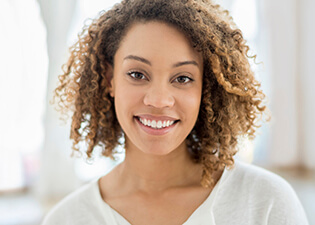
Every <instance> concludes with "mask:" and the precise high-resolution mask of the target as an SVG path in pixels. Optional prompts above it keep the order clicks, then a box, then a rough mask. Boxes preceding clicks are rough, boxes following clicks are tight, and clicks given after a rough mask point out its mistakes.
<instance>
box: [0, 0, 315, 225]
mask: <svg viewBox="0 0 315 225" xmlns="http://www.w3.org/2000/svg"><path fill="white" fill-rule="evenodd" d="M116 2H118V0H67V1H64V0H38V1H37V0H1V1H0V44H1V54H0V71H1V72H0V102H1V106H0V107H1V108H0V109H1V110H0V115H1V118H2V119H3V120H2V121H1V125H2V126H1V127H2V129H0V225H17V224H19V225H31V224H40V223H41V221H42V219H43V217H44V216H45V214H46V213H47V211H49V210H50V209H51V207H52V206H54V205H55V204H56V203H57V202H58V201H60V199H62V198H63V197H64V196H65V195H67V194H69V193H70V192H72V191H73V190H74V189H76V188H78V187H79V186H81V185H82V184H84V183H86V182H88V181H90V180H91V179H95V178H97V177H100V176H102V175H104V174H105V173H107V172H108V171H110V170H111V168H112V167H113V166H115V165H116V164H117V163H119V162H120V161H121V160H123V158H124V156H123V154H121V157H119V159H118V161H117V162H114V161H111V160H109V159H104V158H102V157H98V155H97V154H95V157H94V160H88V161H87V160H86V159H85V158H84V157H81V158H76V157H70V155H71V142H70V140H69V135H70V132H69V131H70V123H69V122H68V123H63V122H62V121H61V120H59V117H60V115H59V114H58V113H57V112H56V111H55V110H54V107H55V106H53V105H51V104H50V103H49V101H50V100H51V99H52V96H53V90H54V88H55V87H56V85H57V76H58V75H60V74H61V65H62V64H63V63H65V62H66V60H67V57H68V56H69V53H68V48H69V47H70V45H72V44H73V43H74V42H75V41H76V39H77V34H78V33H79V32H80V30H81V29H82V27H83V25H84V24H89V23H90V20H87V19H88V18H95V17H96V16H97V15H98V13H99V11H101V10H106V9H109V8H110V7H111V6H112V5H113V4H115V3H116ZM217 3H219V4H221V5H222V6H224V7H225V8H226V9H228V10H229V11H230V13H231V15H232V16H233V18H234V20H235V22H236V24H237V25H238V27H239V28H240V29H241V30H242V31H243V33H244V36H245V38H246V40H248V44H249V45H250V46H251V51H250V54H252V55H254V54H257V62H262V63H260V64H255V63H253V62H252V67H253V70H254V71H255V72H256V75H257V78H258V80H259V81H260V82H261V83H262V89H263V90H264V91H265V93H266V94H267V96H268V104H269V107H270V110H271V112H272V120H271V122H270V123H268V124H266V125H263V126H262V127H261V128H260V129H259V134H258V136H257V138H256V140H255V141H254V142H250V141H248V140H246V139H243V140H242V142H241V144H240V149H241V150H240V152H239V154H238V156H237V157H238V158H239V159H240V160H243V161H246V162H248V163H252V164H255V165H259V166H261V167H264V168H267V169H269V170H271V171H273V172H275V173H277V174H279V175H280V176H282V177H284V178H285V179H286V180H287V181H288V182H289V183H290V184H291V185H292V186H293V188H294V189H295V191H296V192H297V195H298V196H299V198H300V200H301V202H302V204H303V206H304V208H305V211H306V214H307V216H308V219H309V222H310V224H315V149H314V143H313V141H314V140H315V131H314V128H315V100H314V98H315V91H314V89H315V88H314V87H313V85H314V83H315V76H314V72H313V68H314V64H315V44H314V40H315V22H314V21H315V14H314V11H315V1H313V0H264V1H259V0H221V1H220V0H217Z"/></svg>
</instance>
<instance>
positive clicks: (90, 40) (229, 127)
mask: <svg viewBox="0 0 315 225" xmlns="http://www.w3.org/2000/svg"><path fill="white" fill-rule="evenodd" d="M148 21H160V22H164V23H166V24H169V25H172V26H173V27H176V28H177V29H178V30H179V31H181V32H182V33H184V34H185V35H186V36H187V37H188V38H189V40H190V41H191V44H192V47H193V48H195V49H196V50H197V51H199V52H201V53H202V55H203V59H204V73H203V87H202V101H201V106H200V110H199V115H198V119H197V121H196V124H195V126H194V128H193V129H192V131H191V132H190V134H189V135H188V136H187V138H186V143H187V146H188V149H189V153H190V155H191V158H192V159H193V160H194V161H195V162H196V163H201V164H202V165H203V175H202V178H201V184H202V185H203V186H204V187H209V186H210V187H211V186H213V185H214V181H213V179H212V173H213V172H214V171H217V170H218V169H222V168H223V167H224V166H228V167H232V166H233V164H234V160H233V156H234V155H235V153H236V152H237V143H238V137H240V136H243V135H247V136H248V137H249V138H251V139H252V138H254V137H255V131H256V128H257V127H259V124H258V121H259V120H260V119H261V117H262V115H263V114H264V112H265V110H266V106H264V105H263V100H264V98H265V95H264V93H263V92H262V91H261V90H260V83H259V82H258V81H257V80H256V79H255V77H254V74H253V72H252V70H251V69H250V65H249V58H255V56H252V57H250V56H248V50H249V47H248V46H247V45H246V42H245V40H244V39H243V35H242V32H241V31H240V30H239V29H237V28H236V26H235V24H234V23H233V21H232V18H231V17H230V16H229V13H228V12H227V11H226V10H223V9H222V8H221V7H220V6H219V5H216V4H214V3H213V2H212V1H211V0H176V1H169V0H123V1H122V2H121V3H119V4H116V5H114V7H113V8H112V9H110V10H108V11H106V12H101V13H100V15H99V17H98V18H97V19H94V20H92V23H91V24H90V25H89V26H85V27H84V28H83V31H82V33H81V34H80V35H79V39H78V41H77V42H76V43H75V44H74V45H73V46H72V47H71V48H70V53H71V55H70V58H69V60H68V62H67V64H65V65H64V66H63V72H64V73H63V74H62V75H60V76H59V81H60V84H59V86H58V87H57V88H56V89H55V96H54V97H55V98H58V100H59V101H58V105H59V106H60V109H59V110H61V111H62V113H63V114H64V113H66V112H67V111H68V110H69V109H70V110H72V111H73V112H74V114H73V116H72V126H71V135H70V138H71V139H73V149H74V150H76V151H80V150H79V146H78V145H79V143H81V142H84V143H86V144H87V149H86V154H87V156H88V157H91V154H92V152H93V149H94V148H95V147H96V146H101V147H102V154H103V155H104V156H109V157H111V158H114V155H115V153H117V150H115V149H116V147H117V146H118V145H122V144H123V143H121V142H120V138H121V137H123V135H124V134H123V131H122V129H121V127H120V125H119V123H118V121H117V118H116V113H115V107H114V101H113V98H112V97H111V96H110V94H109V87H110V80H111V77H108V74H109V73H108V70H109V68H110V66H112V67H113V66H114V60H113V59H114V55H115V53H116V51H117V49H118V48H119V44H120V41H121V40H122V38H123V37H124V35H126V33H127V31H128V28H130V26H131V25H132V24H134V23H136V22H143V23H144V22H148Z"/></svg>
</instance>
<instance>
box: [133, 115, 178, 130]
mask: <svg viewBox="0 0 315 225" xmlns="http://www.w3.org/2000/svg"><path fill="white" fill-rule="evenodd" d="M139 120H140V122H141V123H142V124H143V125H145V126H148V127H152V128H155V129H161V128H164V127H169V126H171V125H172V124H173V123H174V122H175V121H171V120H164V121H162V120H158V121H156V120H147V119H142V118H140V117H139Z"/></svg>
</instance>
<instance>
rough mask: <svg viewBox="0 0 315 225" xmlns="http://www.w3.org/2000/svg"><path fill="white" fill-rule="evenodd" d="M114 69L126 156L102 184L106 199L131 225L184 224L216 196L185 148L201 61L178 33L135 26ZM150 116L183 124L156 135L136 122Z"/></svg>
mask: <svg viewBox="0 0 315 225" xmlns="http://www.w3.org/2000/svg"><path fill="white" fill-rule="evenodd" d="M112 71H113V74H112V76H113V78H112V80H111V85H112V88H111V96H112V97H114V99H115V110H116V114H117V118H118V121H119V123H120V125H121V127H122V129H123V130H124V132H125V141H126V142H125V143H126V144H125V148H126V157H125V160H124V161H123V162H122V163H121V164H120V165H118V166H116V167H115V168H114V169H113V170H112V171H111V172H110V173H109V174H107V175H106V176H104V177H102V178H101V179H100V181H99V186H100V192H101V195H102V197H103V199H104V200H105V201H106V202H107V203H108V204H109V205H110V206H111V207H112V208H114V209H115V210H116V211H118V212H119V213H120V214H121V215H123V216H124V217H125V218H127V219H128V220H129V222H131V223H132V224H147V221H150V224H155V223H156V224H177V223H183V222H184V221H185V220H187V219H188V217H189V216H190V215H191V214H192V213H193V211H194V210H195V209H196V208H198V206H199V205H200V204H201V203H202V202H203V201H204V200H205V199H206V198H207V197H208V195H209V194H210V192H211V189H209V188H202V187H201V185H200V179H201V175H202V167H201V165H200V164H195V163H193V162H192V160H191V159H190V157H189V155H188V152H187V147H186V143H185V139H186V137H187V135H188V134H189V133H190V131H191V130H192V128H193V126H194V124H195V122H196V120H197V117H198V113H199V107H200V101H201V93H202V74H203V59H202V56H201V54H200V53H198V52H196V51H195V50H194V49H193V48H192V47H191V44H190V42H189V40H188V39H187V38H186V37H185V36H184V35H183V34H182V33H181V32H180V31H178V30H177V29H175V28H173V27H171V26H169V25H166V24H163V23H160V22H147V23H136V24H134V25H133V26H131V27H130V29H129V30H128V32H127V34H126V36H125V37H124V38H123V40H122V42H121V43H120V47H119V48H118V50H117V52H116V54H115V57H114V68H112ZM189 78H190V79H189ZM144 114H145V115H148V114H149V115H153V116H169V117H172V118H174V119H176V120H179V122H177V123H176V124H175V126H174V128H173V129H172V130H171V131H170V132H168V133H166V134H164V135H151V134H148V133H146V132H144V131H143V130H142V129H141V127H140V126H139V124H138V122H137V120H136V118H135V116H139V115H140V116H141V115H144ZM221 172H222V171H221ZM221 172H220V173H218V174H214V177H215V178H216V179H219V177H220V174H221ZM135 205H136V206H135ZM175 207H176V210H175V211H174V208H175ZM172 209H173V210H172ZM170 212H172V213H170Z"/></svg>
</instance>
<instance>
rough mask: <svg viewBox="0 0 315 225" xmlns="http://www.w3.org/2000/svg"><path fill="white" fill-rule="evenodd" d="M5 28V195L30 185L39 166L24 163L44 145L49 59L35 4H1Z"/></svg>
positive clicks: (0, 63) (20, 0)
mask: <svg viewBox="0 0 315 225" xmlns="http://www.w3.org/2000/svg"><path fill="white" fill-rule="evenodd" d="M0 30H1V33H0V43H1V54H0V71H1V73H0V102H1V110H0V115H1V129H0V139H1V141H0V191H4V190H12V189H19V188H23V187H24V186H25V185H26V184H27V182H28V181H27V176H28V172H29V171H30V170H32V166H35V165H34V164H30V163H28V161H27V160H25V159H26V158H27V157H28V156H29V155H34V154H35V153H38V152H39V151H40V150H41V147H42V144H43V139H44V126H43V119H44V111H45V101H46V85H47V65H48V56H47V45H46V30H45V27H44V24H43V22H42V20H41V15H40V9H39V6H38V3H37V1H36V0H1V1H0ZM34 162H35V161H34Z"/></svg>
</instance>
